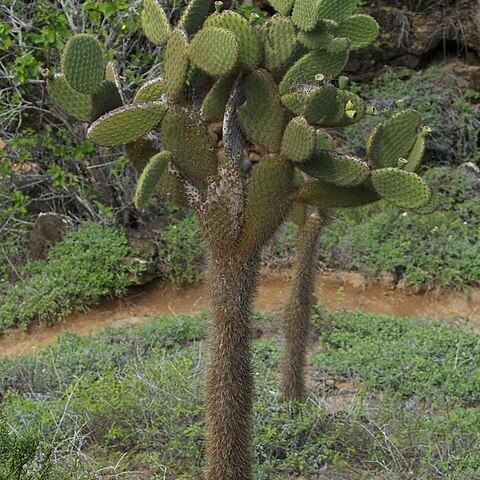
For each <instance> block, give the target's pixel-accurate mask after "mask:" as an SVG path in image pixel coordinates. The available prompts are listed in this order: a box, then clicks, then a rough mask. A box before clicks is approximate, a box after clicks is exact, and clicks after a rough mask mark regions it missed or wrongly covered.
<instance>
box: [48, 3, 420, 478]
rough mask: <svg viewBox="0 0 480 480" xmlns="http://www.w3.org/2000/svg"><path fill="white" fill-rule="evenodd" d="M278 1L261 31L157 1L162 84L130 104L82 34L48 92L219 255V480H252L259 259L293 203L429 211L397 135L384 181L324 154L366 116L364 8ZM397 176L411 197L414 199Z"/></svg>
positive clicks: (215, 441) (151, 24)
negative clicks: (212, 127) (349, 67)
mask: <svg viewBox="0 0 480 480" xmlns="http://www.w3.org/2000/svg"><path fill="white" fill-rule="evenodd" d="M213 3H214V5H215V11H213V12H212V11H211V7H212V9H213V6H214V5H213ZM271 3H272V6H273V7H274V8H276V9H277V11H278V15H275V16H274V17H273V18H271V19H270V20H269V21H268V22H267V23H266V24H265V25H264V26H256V25H255V24H254V19H252V20H251V21H248V20H246V19H245V18H244V17H242V16H241V15H239V14H237V13H235V12H234V11H233V10H226V11H222V2H212V1H211V0H191V1H190V3H189V4H188V6H187V8H186V9H185V11H184V13H183V15H182V17H181V18H180V20H179V22H178V24H177V25H176V27H175V28H172V27H171V26H170V24H169V22H168V19H167V17H166V15H165V12H164V11H163V9H162V7H161V5H160V3H159V2H158V0H144V4H143V10H142V13H141V21H142V26H143V30H144V33H145V35H146V36H147V37H148V39H149V40H150V41H151V42H153V43H154V44H155V45H159V46H163V45H164V46H165V50H164V52H165V55H164V63H163V67H164V75H163V76H162V77H160V78H156V79H152V80H151V81H149V82H147V83H146V84H145V85H144V86H142V87H141V88H140V89H139V91H138V92H137V94H136V95H135V97H134V98H133V100H132V101H131V102H130V103H128V104H125V103H124V100H123V97H122V95H121V92H120V89H119V85H118V76H117V73H116V71H115V68H114V67H113V65H111V64H109V65H105V63H104V60H103V55H102V52H101V50H102V49H101V47H100V45H98V44H97V43H96V40H95V39H94V38H93V37H90V36H87V35H79V36H75V37H73V38H72V40H71V41H70V42H69V44H68V45H67V46H66V48H65V50H64V53H63V58H62V72H61V73H60V74H57V75H56V76H54V77H53V78H52V79H51V80H50V87H49V88H50V94H51V96H52V98H53V99H54V100H55V102H56V103H57V105H58V106H59V107H60V108H62V109H64V110H65V111H66V112H67V113H69V114H71V115H73V116H75V117H76V118H78V119H79V120H80V121H89V122H93V123H92V124H91V126H90V128H89V129H88V137H89V138H90V139H91V140H92V141H93V142H95V143H96V144H98V145H102V146H124V147H125V150H126V152H127V155H128V156H129V158H130V159H131V161H132V163H133V164H134V165H135V166H136V168H137V169H138V170H139V172H140V178H139V180H138V186H137V192H136V197H135V200H136V204H137V206H138V207H140V208H141V207H144V206H145V205H146V204H147V203H148V201H149V198H150V197H151V195H152V194H153V193H156V194H158V195H160V197H162V198H163V199H164V200H166V201H171V202H175V203H178V204H183V205H186V206H189V207H190V208H192V209H193V210H194V212H195V213H196V215H197V217H198V220H199V224H200V226H201V231H202V234H203V236H204V239H205V241H206V244H207V246H208V248H209V252H210V262H209V264H210V265H209V276H208V279H209V280H208V281H209V286H210V296H211V324H210V333H209V346H210V355H209V364H208V367H207V373H206V394H205V407H206V443H205V452H206V467H205V478H206V479H207V480H249V479H251V478H252V465H251V452H250V434H251V414H252V398H253V395H252V391H253V378H252V369H251V354H250V341H251V332H250V327H251V308H252V302H253V299H254V294H255V291H256V287H257V281H258V265H259V254H260V252H261V249H262V247H263V246H264V245H265V243H266V242H267V241H268V240H269V239H270V238H271V237H272V235H273V234H274V232H275V231H276V230H277V228H278V227H279V225H280V224H281V223H282V222H283V220H284V219H285V217H286V215H287V213H288V211H289V209H290V207H291V204H292V201H293V200H294V199H295V200H297V201H298V202H304V203H305V202H306V203H310V204H320V205H321V204H323V203H328V204H330V203H335V204H336V203H340V204H352V203H353V204H356V203H362V202H363V203H365V202H367V201H372V200H375V199H377V198H379V197H380V196H385V197H387V196H390V197H391V198H392V199H394V200H398V201H399V202H401V203H403V202H407V200H408V201H409V202H413V201H414V200H413V199H415V198H417V194H420V197H421V198H417V200H416V202H415V204H416V206H418V207H421V206H423V205H424V204H426V203H427V202H428V192H427V190H428V187H426V186H425V189H427V190H425V189H424V188H423V185H424V184H423V181H422V180H421V179H420V178H419V177H416V176H415V175H414V174H413V173H407V172H406V171H405V170H402V169H400V168H399V167H398V166H396V165H395V166H393V167H392V166H391V165H388V166H387V165H386V160H385V161H383V154H384V153H385V152H388V153H389V154H391V155H392V156H393V154H394V153H396V152H392V151H391V148H390V147H391V143H392V142H393V143H394V142H395V139H394V138H393V139H392V138H391V137H390V136H388V132H386V130H387V129H386V128H385V129H384V130H385V131H384V130H381V131H379V132H378V133H377V136H378V137H379V139H378V140H377V141H376V142H373V145H372V149H373V150H375V152H376V156H380V157H381V158H382V161H383V163H382V165H381V167H382V168H381V170H382V171H383V172H384V173H383V175H382V174H380V176H377V178H374V177H373V176H372V175H371V171H370V168H369V167H368V166H367V165H366V164H364V163H363V162H361V161H360V160H358V159H355V158H351V157H343V156H337V155H336V154H334V153H332V152H330V151H329V150H328V149H323V147H321V146H322V145H323V136H322V131H321V130H319V129H321V128H325V127H329V126H340V125H347V124H350V123H352V122H353V121H355V120H356V119H357V118H360V117H361V116H363V114H364V110H365V109H364V105H363V102H362V101H361V100H360V98H359V97H358V96H356V95H354V94H352V93H351V92H349V91H347V90H346V89H344V88H342V86H341V85H340V86H339V85H338V82H336V81H335V78H336V77H337V76H338V75H339V74H340V72H341V70H342V69H343V67H344V65H345V62H346V61H347V58H348V52H349V51H350V50H351V49H354V48H359V47H361V46H363V45H365V44H368V43H369V42H370V41H371V40H373V38H375V36H376V34H377V30H378V27H377V24H376V23H375V21H374V20H373V19H371V18H370V17H367V16H364V15H356V14H355V9H356V4H357V0H313V1H312V0H306V1H305V0H296V1H293V0H275V1H274V0H271ZM213 122H223V147H222V148H223V150H224V153H225V154H224V155H223V154H221V155H219V154H218V153H219V152H218V149H217V148H216V147H217V145H216V144H215V142H214V141H213V140H212V137H211V136H210V135H209V133H208V129H207V127H208V125H209V124H210V123H213ZM415 128H416V127H415ZM247 141H248V142H251V143H254V144H256V145H257V146H258V148H259V149H261V151H262V152H263V153H264V156H263V158H262V159H261V161H260V162H259V163H258V165H256V166H255V167H254V168H245V158H244V147H245V144H246V142H247ZM312 159H314V160H315V162H313V163H312V162H311V160H312ZM318 159H320V160H319V162H320V163H322V164H325V165H326V168H327V170H328V171H330V172H331V175H332V178H333V177H334V178H340V179H343V178H344V175H346V176H348V178H349V179H350V176H352V175H353V176H354V177H355V183H356V186H353V187H350V185H351V180H349V185H348V186H343V185H342V186H337V184H336V183H329V179H330V177H329V178H328V179H325V178H323V177H322V178H321V179H318V180H314V181H313V182H308V183H306V184H303V185H301V186H297V184H296V182H295V170H296V168H297V167H299V166H303V165H304V164H305V168H308V169H309V170H311V172H310V174H312V172H313V177H315V172H316V170H315V168H316V165H317V163H316V162H317V160H318ZM379 171H380V170H379ZM397 174H398V176H399V177H401V180H402V181H403V182H404V183H405V185H406V186H407V187H408V188H409V193H408V195H406V196H405V198H404V196H402V194H401V192H398V189H397V187H398V181H397V179H396V177H397ZM320 176H321V175H320ZM341 183H345V182H341ZM374 188H377V191H376V190H375V189H374ZM407 197H408V198H407ZM329 206H330V205H329Z"/></svg>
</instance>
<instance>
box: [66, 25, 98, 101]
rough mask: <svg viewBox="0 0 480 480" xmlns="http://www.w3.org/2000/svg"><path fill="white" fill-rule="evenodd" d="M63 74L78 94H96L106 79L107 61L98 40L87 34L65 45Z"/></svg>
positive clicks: (76, 37)
mask: <svg viewBox="0 0 480 480" xmlns="http://www.w3.org/2000/svg"><path fill="white" fill-rule="evenodd" d="M62 72H63V74H64V75H65V80H66V81H67V82H68V83H69V84H70V86H71V87H72V88H74V89H75V90H77V92H80V93H85V94H91V93H95V92H96V91H97V90H98V89H99V88H100V85H101V83H102V81H103V79H104V77H105V60H104V58H103V52H102V47H101V46H100V44H99V43H98V42H97V40H96V39H95V38H93V37H92V36H90V35H86V34H81V35H75V36H74V37H72V38H71V39H70V40H69V41H68V42H67V44H66V45H65V50H64V52H63V56H62Z"/></svg>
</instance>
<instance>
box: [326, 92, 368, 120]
mask: <svg viewBox="0 0 480 480" xmlns="http://www.w3.org/2000/svg"><path fill="white" fill-rule="evenodd" d="M337 102H338V104H339V107H340V108H339V114H340V116H339V117H336V118H335V119H334V121H328V118H327V119H325V122H324V126H325V127H330V128H331V127H347V126H348V125H353V124H354V123H357V122H359V121H360V120H362V119H363V118H364V117H365V114H366V111H367V106H366V104H365V102H364V101H363V100H362V98H360V97H359V96H358V95H357V94H356V93H353V92H349V91H348V90H338V91H337ZM348 104H351V105H352V106H351V108H350V110H347V108H346V107H347V106H348ZM349 114H350V115H349Z"/></svg>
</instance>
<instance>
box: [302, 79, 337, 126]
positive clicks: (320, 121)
mask: <svg viewBox="0 0 480 480" xmlns="http://www.w3.org/2000/svg"><path fill="white" fill-rule="evenodd" d="M337 92H338V90H337V89H336V88H335V87H334V86H333V85H325V86H323V87H319V88H316V89H313V90H312V91H311V92H310V93H309V94H308V96H307V97H306V99H305V114H304V116H305V118H306V119H307V120H308V122H309V123H311V124H315V125H319V126H325V125H326V124H331V123H336V122H338V121H339V120H340V119H341V118H342V116H343V113H344V109H343V106H342V105H341V103H340V102H339V101H338V99H337Z"/></svg>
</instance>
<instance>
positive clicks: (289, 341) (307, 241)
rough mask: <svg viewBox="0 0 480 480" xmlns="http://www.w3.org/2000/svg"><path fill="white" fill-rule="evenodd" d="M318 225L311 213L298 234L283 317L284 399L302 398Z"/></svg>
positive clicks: (312, 297) (318, 221)
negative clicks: (293, 269)
mask: <svg viewBox="0 0 480 480" xmlns="http://www.w3.org/2000/svg"><path fill="white" fill-rule="evenodd" d="M321 228H322V219H321V218H320V216H319V215H318V214H313V215H311V216H310V217H309V218H308V219H307V221H306V222H305V223H304V225H303V226H302V227H301V228H300V230H299V232H298V235H297V253H296V261H295V272H294V278H293V285H292V289H291V291H290V297H289V299H288V303H287V306H286V310H285V316H284V330H285V352H284V356H283V367H282V379H281V390H282V397H283V398H284V400H302V399H303V398H304V396H305V364H306V355H307V344H308V336H309V332H310V316H311V311H312V307H313V304H314V299H315V296H314V287H315V265H316V254H317V248H316V245H317V240H318V236H319V234H320V230H321Z"/></svg>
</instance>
